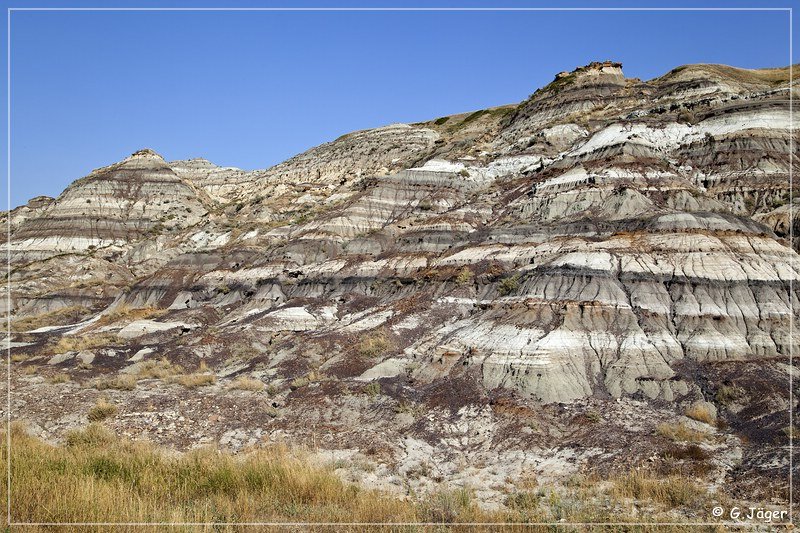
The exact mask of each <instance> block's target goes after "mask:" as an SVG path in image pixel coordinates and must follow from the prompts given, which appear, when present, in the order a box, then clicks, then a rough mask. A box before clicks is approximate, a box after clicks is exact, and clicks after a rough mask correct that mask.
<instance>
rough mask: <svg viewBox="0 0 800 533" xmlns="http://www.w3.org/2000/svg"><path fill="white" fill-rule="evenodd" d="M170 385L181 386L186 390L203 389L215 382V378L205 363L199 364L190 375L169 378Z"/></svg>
mask: <svg viewBox="0 0 800 533" xmlns="http://www.w3.org/2000/svg"><path fill="white" fill-rule="evenodd" d="M169 381H170V382H171V383H177V384H179V385H183V386H184V387H186V388H187V389H193V388H195V387H205V386H207V385H213V384H214V383H216V382H217V376H215V375H214V374H211V373H210V371H209V369H208V366H207V365H206V363H205V361H201V362H200V366H199V367H198V369H197V372H193V373H191V374H178V375H175V376H172V377H171V378H169Z"/></svg>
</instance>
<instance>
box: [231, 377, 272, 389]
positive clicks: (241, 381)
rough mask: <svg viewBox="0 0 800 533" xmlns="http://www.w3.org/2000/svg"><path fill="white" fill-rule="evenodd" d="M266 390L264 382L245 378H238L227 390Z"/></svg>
mask: <svg viewBox="0 0 800 533" xmlns="http://www.w3.org/2000/svg"><path fill="white" fill-rule="evenodd" d="M265 388H266V385H264V382H263V381H261V380H260V379H254V378H250V377H247V376H239V377H238V378H236V379H235V380H233V381H232V382H230V383H229V384H228V389H232V390H246V391H252V392H259V391H262V390H264V389H265Z"/></svg>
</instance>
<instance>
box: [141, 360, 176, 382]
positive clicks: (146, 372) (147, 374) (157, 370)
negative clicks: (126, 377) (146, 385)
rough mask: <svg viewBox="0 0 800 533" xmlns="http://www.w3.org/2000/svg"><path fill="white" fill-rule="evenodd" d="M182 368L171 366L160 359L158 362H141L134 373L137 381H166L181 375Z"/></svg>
mask: <svg viewBox="0 0 800 533" xmlns="http://www.w3.org/2000/svg"><path fill="white" fill-rule="evenodd" d="M183 373H184V370H183V367H181V366H180V365H175V364H172V363H171V362H170V361H168V360H167V359H166V358H163V357H162V358H161V359H159V360H158V361H154V360H150V361H142V363H141V365H140V366H139V369H138V370H137V371H136V378H137V379H167V378H170V377H173V376H177V375H180V374H183Z"/></svg>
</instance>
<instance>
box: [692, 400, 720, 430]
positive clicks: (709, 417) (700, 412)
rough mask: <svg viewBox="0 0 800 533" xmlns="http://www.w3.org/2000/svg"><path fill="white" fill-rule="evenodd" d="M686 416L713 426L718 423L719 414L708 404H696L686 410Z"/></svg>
mask: <svg viewBox="0 0 800 533" xmlns="http://www.w3.org/2000/svg"><path fill="white" fill-rule="evenodd" d="M686 416H688V417H689V418H691V419H693V420H697V421H698V422H703V423H705V424H711V425H713V424H716V423H717V414H716V413H715V412H714V410H713V408H712V407H711V406H710V405H709V404H707V403H706V402H696V403H694V404H692V405H691V407H689V409H687V410H686Z"/></svg>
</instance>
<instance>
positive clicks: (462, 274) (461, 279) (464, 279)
mask: <svg viewBox="0 0 800 533" xmlns="http://www.w3.org/2000/svg"><path fill="white" fill-rule="evenodd" d="M474 276H475V275H474V274H473V273H472V270H470V269H469V267H463V268H462V269H461V270H459V271H458V274H457V275H456V283H458V284H459V285H467V284H468V283H472V279H473V277H474Z"/></svg>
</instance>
